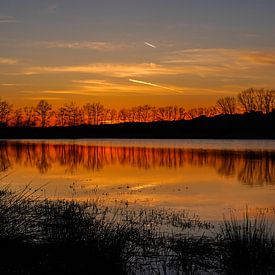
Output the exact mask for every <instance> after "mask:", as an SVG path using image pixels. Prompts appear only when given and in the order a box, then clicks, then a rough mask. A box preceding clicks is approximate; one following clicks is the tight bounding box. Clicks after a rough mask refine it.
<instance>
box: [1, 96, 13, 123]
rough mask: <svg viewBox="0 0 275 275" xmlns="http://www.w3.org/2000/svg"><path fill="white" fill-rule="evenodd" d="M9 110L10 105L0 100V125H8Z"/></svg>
mask: <svg viewBox="0 0 275 275" xmlns="http://www.w3.org/2000/svg"><path fill="white" fill-rule="evenodd" d="M11 110H12V105H10V104H9V103H8V102H7V101H4V100H1V99H0V124H4V125H7V124H8V121H9V116H10V113H11Z"/></svg>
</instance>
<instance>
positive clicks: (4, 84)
mask: <svg viewBox="0 0 275 275" xmlns="http://www.w3.org/2000/svg"><path fill="white" fill-rule="evenodd" d="M0 86H3V87H14V86H20V84H15V83H0Z"/></svg>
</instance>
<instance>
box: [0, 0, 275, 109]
mask: <svg viewBox="0 0 275 275" xmlns="http://www.w3.org/2000/svg"><path fill="white" fill-rule="evenodd" d="M274 12H275V3H274V1H273V0H263V1H258V0H243V1H237V0H236V1H235V0H234V1H227V0H210V1H205V0H194V1H187V0H172V1H167V0H152V1H147V0H140V1H128V0H117V1H111V0H108V1H107V0H105V1H86V0H80V1H73V0H66V1H64V0H51V1H50V0H46V1H42V0H39V1H37V0H25V1H21V0H15V1H1V3H0V37H1V39H0V94H1V96H4V98H6V99H8V100H11V101H12V102H13V103H15V104H19V101H18V98H20V103H21V104H22V103H32V104H33V103H34V102H35V101H37V100H38V99H40V98H42V97H43V98H45V99H48V100H50V101H51V102H52V103H54V104H61V103H63V102H64V101H67V99H68V97H70V99H72V100H76V101H77V102H80V103H83V102H86V101H87V100H89V101H92V100H101V101H102V102H103V103H106V104H107V105H112V106H117V107H122V106H123V105H134V104H140V103H150V104H157V105H160V104H167V103H178V104H179V103H180V104H182V105H185V106H188V105H189V106H191V105H193V106H194V105H209V104H212V103H214V102H215V99H216V98H217V97H218V96H221V95H228V94H231V95H234V94H236V93H237V92H239V91H240V90H242V89H244V88H248V87H250V86H254V87H267V88H274V75H273V73H272V72H273V71H274V57H275V52H274V42H275V36H274V34H275V20H274ZM129 79H132V80H135V81H139V82H133V81H129ZM142 82H143V84H142ZM146 83H148V84H149V85H148V84H146ZM150 84H153V85H150ZM118 96H119V98H118Z"/></svg>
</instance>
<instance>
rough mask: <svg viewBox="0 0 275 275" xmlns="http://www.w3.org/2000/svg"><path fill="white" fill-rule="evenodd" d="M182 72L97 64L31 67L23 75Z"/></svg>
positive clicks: (150, 66) (149, 65) (153, 66)
mask: <svg viewBox="0 0 275 275" xmlns="http://www.w3.org/2000/svg"><path fill="white" fill-rule="evenodd" d="M181 71H182V69H181V68H173V67H167V66H166V67H164V66H161V65H157V64H155V63H139V64H113V63H109V64H105V63H95V64H88V65H79V66H57V67H31V68H28V69H26V70H25V71H24V72H23V74H25V75H34V74H47V73H86V74H102V75H108V76H113V77H128V78H130V77H132V76H144V75H177V74H179V73H180V72H181Z"/></svg>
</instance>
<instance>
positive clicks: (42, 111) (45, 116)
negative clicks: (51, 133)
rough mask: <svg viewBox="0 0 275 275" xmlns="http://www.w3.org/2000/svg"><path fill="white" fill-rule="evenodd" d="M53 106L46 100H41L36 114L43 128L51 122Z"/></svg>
mask: <svg viewBox="0 0 275 275" xmlns="http://www.w3.org/2000/svg"><path fill="white" fill-rule="evenodd" d="M51 110H52V105H51V104H49V103H48V102H47V101H46V100H40V101H39V102H38V104H37V106H36V113H37V115H38V119H39V120H40V123H41V126H42V127H45V126H46V125H47V123H48V122H49V119H50V117H51V116H52V113H51Z"/></svg>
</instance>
